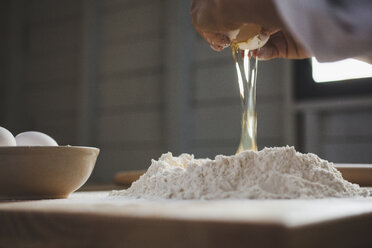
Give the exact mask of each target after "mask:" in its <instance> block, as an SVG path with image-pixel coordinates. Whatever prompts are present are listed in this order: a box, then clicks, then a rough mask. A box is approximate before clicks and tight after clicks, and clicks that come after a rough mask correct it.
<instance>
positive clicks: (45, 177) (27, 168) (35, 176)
mask: <svg viewBox="0 0 372 248" xmlns="http://www.w3.org/2000/svg"><path fill="white" fill-rule="evenodd" d="M98 153H99V149H97V148H92V147H76V146H75V147H74V146H49V147H46V146H34V147H17V146H16V147H0V199H45V198H67V197H68V196H69V194H71V193H72V192H74V191H75V190H77V189H79V188H80V187H81V186H82V185H83V184H84V183H85V182H86V181H87V180H88V178H89V176H90V174H91V173H92V171H93V168H94V165H95V163H96V160H97V156H98Z"/></svg>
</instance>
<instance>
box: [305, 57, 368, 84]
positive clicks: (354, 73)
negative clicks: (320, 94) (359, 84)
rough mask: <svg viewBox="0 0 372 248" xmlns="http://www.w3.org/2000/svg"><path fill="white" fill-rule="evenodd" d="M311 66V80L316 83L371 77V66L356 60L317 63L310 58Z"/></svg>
mask: <svg viewBox="0 0 372 248" xmlns="http://www.w3.org/2000/svg"><path fill="white" fill-rule="evenodd" d="M311 66H312V72H313V80H314V82H316V83H324V82H337V81H343V80H350V79H360V78H370V77H372V65H371V64H368V63H365V62H362V61H360V60H356V59H344V60H340V61H337V62H332V63H319V62H318V61H317V60H316V58H312V60H311Z"/></svg>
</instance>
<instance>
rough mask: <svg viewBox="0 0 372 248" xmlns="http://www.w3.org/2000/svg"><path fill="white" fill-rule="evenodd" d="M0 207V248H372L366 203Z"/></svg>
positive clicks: (371, 202)
mask: <svg viewBox="0 0 372 248" xmlns="http://www.w3.org/2000/svg"><path fill="white" fill-rule="evenodd" d="M107 194H108V192H80V193H74V194H72V195H71V197H70V198H69V199H60V200H40V201H21V202H1V203H0V247H163V248H164V247H327V248H328V247H338V248H340V247H372V234H371V232H372V198H366V199H325V200H266V201H258V200H244V201H238V200H234V201H232V200H229V201H174V200H163V201H149V200H133V199H120V200H119V199H110V198H108V197H107Z"/></svg>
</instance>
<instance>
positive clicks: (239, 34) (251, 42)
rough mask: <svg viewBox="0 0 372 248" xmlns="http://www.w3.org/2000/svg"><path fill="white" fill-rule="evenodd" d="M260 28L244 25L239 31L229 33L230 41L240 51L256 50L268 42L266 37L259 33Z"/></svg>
mask: <svg viewBox="0 0 372 248" xmlns="http://www.w3.org/2000/svg"><path fill="white" fill-rule="evenodd" d="M261 30H262V28H261V27H260V26H259V25H256V24H245V25H243V26H241V27H240V28H239V29H237V30H234V31H231V32H229V33H228V34H227V35H228V36H229V38H230V40H231V41H232V42H233V43H235V44H236V45H237V46H238V47H239V48H240V49H242V50H247V49H249V50H256V49H258V48H260V47H263V46H264V45H265V44H266V42H267V41H268V40H269V37H270V36H268V35H264V34H262V33H261Z"/></svg>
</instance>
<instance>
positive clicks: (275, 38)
mask: <svg viewBox="0 0 372 248" xmlns="http://www.w3.org/2000/svg"><path fill="white" fill-rule="evenodd" d="M190 15H191V19H192V23H193V25H194V27H195V29H196V30H197V31H198V32H199V33H200V35H201V36H202V37H203V38H204V39H205V40H206V41H207V42H208V43H209V44H210V46H211V48H212V49H213V50H215V51H221V50H223V49H224V48H226V47H228V46H229V45H230V42H231V41H230V39H229V37H228V35H227V34H228V32H230V31H233V30H236V29H238V28H239V27H240V26H242V25H243V24H246V23H254V24H258V25H260V26H261V27H262V31H263V32H264V33H265V34H267V35H272V37H270V39H269V41H268V43H267V44H266V45H265V46H264V47H262V48H261V49H260V50H259V51H253V55H254V56H256V57H257V58H258V59H261V60H267V59H272V58H298V59H300V58H305V57H308V53H307V52H306V51H305V49H304V48H303V46H302V45H301V44H300V43H299V42H297V41H295V39H293V38H292V36H291V35H290V34H289V32H287V31H280V30H285V26H284V25H283V23H282V21H281V19H280V18H279V15H278V13H277V12H276V9H275V6H274V4H273V3H272V0H191V11H190Z"/></svg>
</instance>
